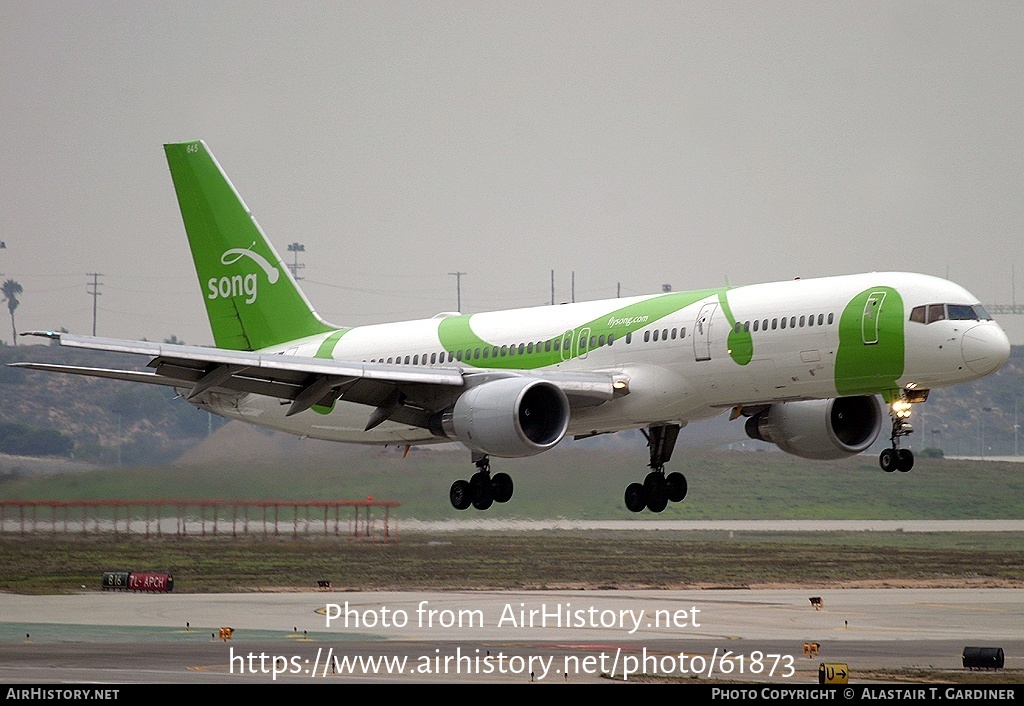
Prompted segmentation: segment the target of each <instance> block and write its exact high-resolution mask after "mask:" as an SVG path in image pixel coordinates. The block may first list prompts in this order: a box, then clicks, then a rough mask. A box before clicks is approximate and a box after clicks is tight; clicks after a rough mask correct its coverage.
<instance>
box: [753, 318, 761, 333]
mask: <svg viewBox="0 0 1024 706" xmlns="http://www.w3.org/2000/svg"><path fill="white" fill-rule="evenodd" d="M759 323H761V322H760V321H758V320H757V319H754V331H755V332H756V331H757V325H758V324H759Z"/></svg>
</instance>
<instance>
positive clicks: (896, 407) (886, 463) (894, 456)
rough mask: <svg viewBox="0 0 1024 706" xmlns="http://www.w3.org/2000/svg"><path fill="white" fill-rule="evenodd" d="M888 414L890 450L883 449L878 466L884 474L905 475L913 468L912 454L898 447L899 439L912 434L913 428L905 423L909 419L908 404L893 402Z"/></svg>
mask: <svg viewBox="0 0 1024 706" xmlns="http://www.w3.org/2000/svg"><path fill="white" fill-rule="evenodd" d="M889 414H890V416H892V434H891V435H890V436H889V441H890V443H892V448H890V449H884V450H883V451H882V453H880V454H878V465H879V466H881V467H882V470H883V471H885V472H886V473H892V472H893V471H900V472H901V473H906V472H908V471H909V470H910V469H911V468H913V467H914V452H913V451H911V450H910V449H901V448H899V445H900V438H901V437H904V436H907V435H908V434H913V433H914V427H912V426H911V425H910V422H909V421H907V419H908V418H909V417H910V404H909V403H908V402H902V401H897V402H894V403H893V404H892V405H890V406H889Z"/></svg>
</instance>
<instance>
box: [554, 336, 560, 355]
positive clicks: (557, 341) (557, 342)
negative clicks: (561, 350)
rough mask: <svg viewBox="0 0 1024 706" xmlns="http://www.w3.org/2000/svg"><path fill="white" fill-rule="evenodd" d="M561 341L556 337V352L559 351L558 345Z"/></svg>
mask: <svg viewBox="0 0 1024 706" xmlns="http://www.w3.org/2000/svg"><path fill="white" fill-rule="evenodd" d="M559 343H560V341H559V340H558V339H557V338H556V339H555V352H556V353H557V352H558V346H559Z"/></svg>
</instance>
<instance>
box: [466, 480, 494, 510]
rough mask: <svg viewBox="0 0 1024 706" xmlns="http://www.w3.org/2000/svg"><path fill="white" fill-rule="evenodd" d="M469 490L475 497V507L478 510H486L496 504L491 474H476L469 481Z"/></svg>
mask: <svg viewBox="0 0 1024 706" xmlns="http://www.w3.org/2000/svg"><path fill="white" fill-rule="evenodd" d="M469 489H470V492H471V493H472V497H473V507H475V508H476V509H477V510H486V509H487V508H489V507H490V506H491V504H492V503H493V502H494V491H493V490H492V489H491V479H490V476H489V474H485V473H477V474H475V475H474V476H473V477H472V478H471V479H470V481H469Z"/></svg>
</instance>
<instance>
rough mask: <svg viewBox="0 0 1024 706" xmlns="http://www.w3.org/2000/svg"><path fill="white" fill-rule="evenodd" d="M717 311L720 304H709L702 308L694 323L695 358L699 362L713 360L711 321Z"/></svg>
mask: <svg viewBox="0 0 1024 706" xmlns="http://www.w3.org/2000/svg"><path fill="white" fill-rule="evenodd" d="M716 309H718V304H716V303H714V302H708V303H707V304H705V305H704V306H702V307H701V308H700V313H699V314H697V320H696V321H695V322H694V323H693V358H694V360H696V361H697V362H700V361H702V360H711V320H712V319H713V318H714V316H715V310H716Z"/></svg>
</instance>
